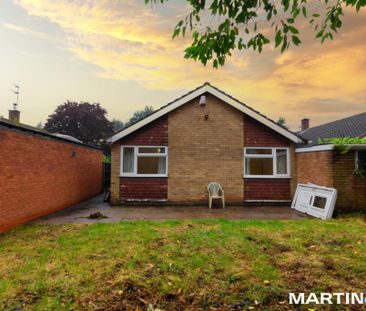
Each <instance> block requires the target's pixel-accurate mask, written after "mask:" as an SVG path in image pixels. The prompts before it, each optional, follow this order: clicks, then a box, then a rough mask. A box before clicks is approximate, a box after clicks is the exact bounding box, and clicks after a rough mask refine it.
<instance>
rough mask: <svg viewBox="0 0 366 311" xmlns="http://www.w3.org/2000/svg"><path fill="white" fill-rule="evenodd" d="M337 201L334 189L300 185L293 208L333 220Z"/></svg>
mask: <svg viewBox="0 0 366 311" xmlns="http://www.w3.org/2000/svg"><path fill="white" fill-rule="evenodd" d="M336 200H337V190H336V189H334V188H326V187H321V186H318V185H314V184H298V185H297V189H296V192H295V196H294V199H293V201H292V205H291V208H293V209H295V210H297V211H300V212H303V213H305V214H308V215H311V216H314V217H317V218H321V219H331V218H332V215H333V211H334V206H335V203H336Z"/></svg>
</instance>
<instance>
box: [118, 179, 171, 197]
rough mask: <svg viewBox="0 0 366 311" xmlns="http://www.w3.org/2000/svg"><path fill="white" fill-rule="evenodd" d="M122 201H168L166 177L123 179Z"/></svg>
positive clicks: (121, 183) (121, 181) (121, 180)
mask: <svg viewBox="0 0 366 311" xmlns="http://www.w3.org/2000/svg"><path fill="white" fill-rule="evenodd" d="M120 185H121V192H120V197H121V201H122V202H123V201H129V200H149V201H158V200H166V199H167V196H168V184H167V178H166V177H121V179H120Z"/></svg>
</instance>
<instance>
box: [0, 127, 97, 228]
mask: <svg viewBox="0 0 366 311" xmlns="http://www.w3.org/2000/svg"><path fill="white" fill-rule="evenodd" d="M73 151H75V156H74V157H73V156H72V153H73ZM101 178H102V152H101V151H99V150H96V149H91V148H87V147H83V146H78V145H76V144H70V143H66V142H62V141H58V140H53V139H49V138H42V137H38V136H32V135H28V134H25V133H22V132H18V131H14V130H9V129H0V194H1V195H0V232H2V231H5V230H6V229H9V228H11V227H13V226H15V225H17V224H21V223H25V222H27V221H29V220H32V219H35V218H38V217H40V216H43V215H47V214H49V213H52V212H55V211H58V210H61V209H64V208H66V207H69V206H71V205H73V204H76V203H79V202H81V201H83V200H85V199H88V198H90V197H92V196H94V195H97V194H99V193H100V192H101V190H102V182H101Z"/></svg>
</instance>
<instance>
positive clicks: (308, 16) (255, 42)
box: [145, 0, 366, 68]
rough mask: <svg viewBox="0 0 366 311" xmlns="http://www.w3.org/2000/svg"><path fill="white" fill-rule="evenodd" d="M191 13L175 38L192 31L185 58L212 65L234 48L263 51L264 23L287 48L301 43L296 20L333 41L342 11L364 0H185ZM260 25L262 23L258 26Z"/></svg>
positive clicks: (152, 0) (358, 6)
mask: <svg viewBox="0 0 366 311" xmlns="http://www.w3.org/2000/svg"><path fill="white" fill-rule="evenodd" d="M167 1H168V0H145V3H158V2H160V3H165V2H167ZM186 1H187V2H188V3H189V4H190V6H191V12H190V13H189V14H188V15H187V16H186V17H185V18H184V19H182V20H180V21H179V22H178V23H177V25H176V26H175V28H174V31H173V38H176V37H178V36H183V37H184V36H185V35H186V33H187V30H189V31H190V32H191V33H192V42H191V45H190V46H189V47H188V48H186V49H185V54H184V56H185V58H190V59H194V60H196V61H197V60H198V61H200V62H201V63H202V64H204V65H206V64H207V62H208V61H212V64H213V67H215V68H218V67H219V66H223V65H224V64H225V61H226V59H227V57H228V56H231V55H232V52H233V51H234V50H236V49H238V50H245V49H252V50H254V51H258V52H259V53H261V52H262V50H263V47H264V46H265V45H267V44H270V43H271V39H270V38H269V35H267V34H266V33H267V31H266V30H267V28H268V27H267V25H266V23H269V22H270V25H269V26H270V27H271V28H273V29H274V32H273V36H274V38H273V39H274V45H275V47H276V48H279V49H280V50H281V53H283V52H285V51H286V50H287V49H288V48H289V47H290V45H291V44H293V45H295V46H299V45H301V44H302V41H301V39H300V31H299V26H298V24H299V19H300V18H302V19H303V20H305V21H307V22H308V24H309V25H310V26H311V27H312V28H313V30H314V32H315V38H317V39H319V40H320V41H321V42H322V43H323V42H324V41H326V40H328V39H330V40H333V38H334V33H336V32H338V30H339V29H340V28H341V27H342V17H343V9H344V7H346V6H349V7H354V8H355V9H356V11H357V12H358V11H359V10H360V9H361V8H362V7H365V6H366V0H333V1H331V0H319V2H318V3H319V4H323V6H320V7H314V6H313V4H314V2H312V1H308V0H280V1H275V0H211V1H206V0H186ZM207 13H209V14H210V15H211V16H212V18H214V17H217V19H218V23H217V25H215V26H212V25H211V23H210V24H209V25H204V23H203V22H202V20H203V16H205V15H206V14H207ZM259 25H260V27H259Z"/></svg>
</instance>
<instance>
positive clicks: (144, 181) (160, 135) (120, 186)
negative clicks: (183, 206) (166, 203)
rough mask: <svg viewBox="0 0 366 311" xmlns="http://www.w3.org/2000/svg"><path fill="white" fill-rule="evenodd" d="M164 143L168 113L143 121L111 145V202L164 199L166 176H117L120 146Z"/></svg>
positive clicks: (163, 144)
mask: <svg viewBox="0 0 366 311" xmlns="http://www.w3.org/2000/svg"><path fill="white" fill-rule="evenodd" d="M122 145H130V146H135V145H138V146H168V116H163V117H161V118H160V119H158V120H156V121H154V122H152V123H150V124H148V125H146V126H145V127H144V128H141V129H139V130H137V131H135V132H133V133H131V134H130V135H128V136H126V137H124V138H123V139H121V140H120V141H119V142H117V143H115V144H113V145H112V152H111V157H112V176H111V179H112V180H111V204H112V205H118V204H120V203H121V202H124V201H133V200H150V201H155V200H166V199H167V190H168V186H167V184H168V181H167V178H166V177H120V169H121V168H120V161H121V158H120V157H121V154H120V153H121V146H122Z"/></svg>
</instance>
